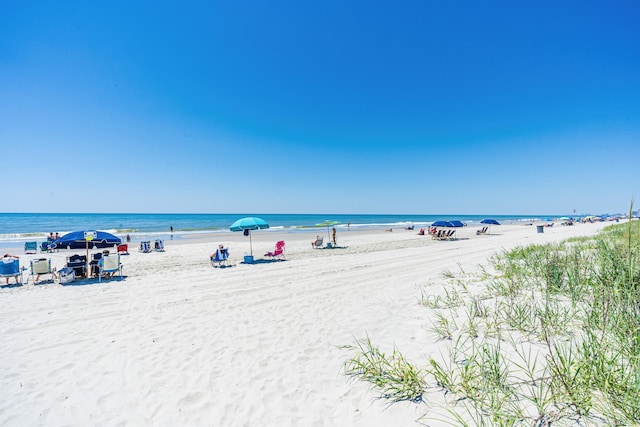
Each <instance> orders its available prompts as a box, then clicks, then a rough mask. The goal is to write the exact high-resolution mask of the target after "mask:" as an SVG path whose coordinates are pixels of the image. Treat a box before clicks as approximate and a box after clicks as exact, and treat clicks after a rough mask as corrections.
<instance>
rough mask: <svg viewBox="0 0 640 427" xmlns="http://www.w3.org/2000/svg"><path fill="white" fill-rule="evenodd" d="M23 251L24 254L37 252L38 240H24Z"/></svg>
mask: <svg viewBox="0 0 640 427" xmlns="http://www.w3.org/2000/svg"><path fill="white" fill-rule="evenodd" d="M24 253H25V254H37V253H38V242H24Z"/></svg>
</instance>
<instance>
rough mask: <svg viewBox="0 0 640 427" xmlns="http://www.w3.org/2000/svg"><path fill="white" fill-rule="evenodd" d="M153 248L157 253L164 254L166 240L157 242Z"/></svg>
mask: <svg viewBox="0 0 640 427" xmlns="http://www.w3.org/2000/svg"><path fill="white" fill-rule="evenodd" d="M153 246H154V249H155V250H156V252H164V240H156V241H155V243H154V245H153Z"/></svg>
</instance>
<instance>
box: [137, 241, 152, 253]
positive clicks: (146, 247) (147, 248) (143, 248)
mask: <svg viewBox="0 0 640 427" xmlns="http://www.w3.org/2000/svg"><path fill="white" fill-rule="evenodd" d="M140 252H142V253H145V254H148V253H149V252H151V242H149V241H147V242H140Z"/></svg>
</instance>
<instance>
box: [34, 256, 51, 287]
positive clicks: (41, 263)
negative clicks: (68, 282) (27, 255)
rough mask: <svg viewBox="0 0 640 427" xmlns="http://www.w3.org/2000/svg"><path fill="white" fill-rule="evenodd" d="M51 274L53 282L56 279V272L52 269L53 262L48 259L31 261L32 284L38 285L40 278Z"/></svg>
mask: <svg viewBox="0 0 640 427" xmlns="http://www.w3.org/2000/svg"><path fill="white" fill-rule="evenodd" d="M47 274H49V275H50V276H51V282H52V283H53V279H55V278H56V273H55V270H52V269H51V260H50V259H46V258H40V259H32V260H31V282H32V283H33V284H34V285H36V284H38V279H39V278H40V276H43V275H47Z"/></svg>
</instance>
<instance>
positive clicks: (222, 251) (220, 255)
mask: <svg viewBox="0 0 640 427" xmlns="http://www.w3.org/2000/svg"><path fill="white" fill-rule="evenodd" d="M210 259H211V266H213V267H222V266H223V265H228V260H229V249H227V248H224V247H223V248H221V247H218V249H216V253H215V255H214V256H212V257H210ZM216 264H217V265H216Z"/></svg>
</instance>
